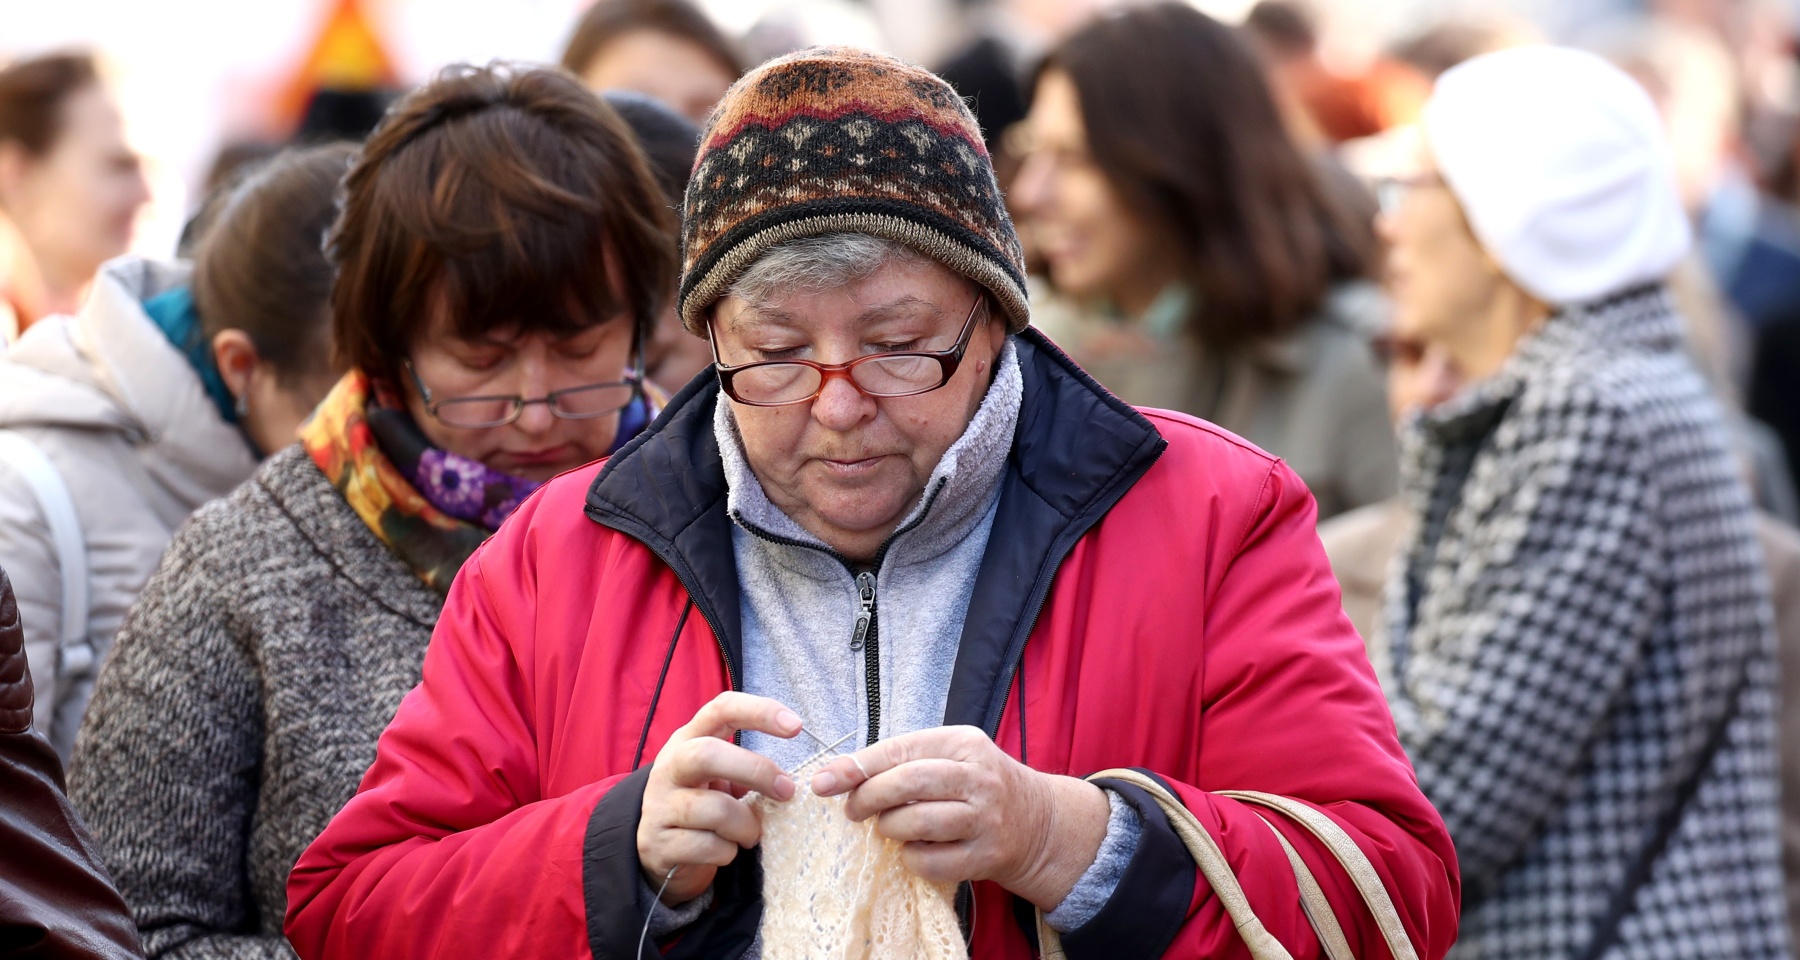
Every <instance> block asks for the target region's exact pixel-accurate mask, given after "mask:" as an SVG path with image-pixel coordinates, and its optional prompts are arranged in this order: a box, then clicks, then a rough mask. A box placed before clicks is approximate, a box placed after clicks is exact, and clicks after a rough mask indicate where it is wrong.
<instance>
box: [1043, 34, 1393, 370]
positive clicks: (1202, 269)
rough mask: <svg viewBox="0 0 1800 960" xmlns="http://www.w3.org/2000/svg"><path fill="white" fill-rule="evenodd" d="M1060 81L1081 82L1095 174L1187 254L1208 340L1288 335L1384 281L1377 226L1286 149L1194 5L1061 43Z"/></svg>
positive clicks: (1265, 95)
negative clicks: (1344, 289) (1332, 304)
mask: <svg viewBox="0 0 1800 960" xmlns="http://www.w3.org/2000/svg"><path fill="white" fill-rule="evenodd" d="M1049 70H1060V71H1063V72H1064V73H1065V74H1066V75H1067V76H1068V77H1069V78H1070V79H1071V80H1072V81H1073V82H1074V84H1075V89H1076V92H1077V94H1078V96H1079V97H1080V100H1081V112H1082V118H1083V121H1084V123H1085V125H1086V127H1087V139H1088V149H1089V151H1090V152H1091V153H1092V154H1093V157H1094V161H1095V163H1097V164H1098V165H1099V167H1100V169H1101V170H1102V171H1103V172H1104V173H1105V174H1106V176H1107V179H1108V180H1109V181H1110V182H1111V183H1112V185H1113V187H1114V189H1116V190H1118V191H1119V193H1120V195H1121V196H1122V197H1123V198H1124V200H1125V202H1126V203H1127V204H1129V205H1130V206H1131V208H1132V209H1133V210H1134V211H1136V212H1137V213H1138V215H1139V216H1141V217H1143V218H1144V220H1145V221H1146V222H1147V223H1150V224H1152V225H1153V228H1154V229H1156V230H1158V231H1159V232H1160V234H1161V235H1162V239H1163V240H1164V242H1167V243H1172V244H1175V245H1176V247H1177V248H1178V249H1179V251H1180V253H1181V261H1182V263H1183V269H1182V273H1183V279H1184V280H1185V281H1186V282H1187V284H1188V285H1189V286H1190V288H1191V289H1192V291H1193V293H1194V294H1195V298H1196V308H1195V314H1194V316H1193V318H1192V322H1191V323H1190V329H1192V331H1193V332H1194V333H1195V334H1196V335H1197V336H1199V337H1200V338H1201V340H1203V341H1204V342H1206V343H1209V344H1213V345H1216V346H1232V345H1236V344H1240V343H1243V342H1245V341H1248V340H1252V339H1256V338H1259V337H1270V336H1280V335H1283V334H1286V333H1289V332H1291V331H1293V330H1294V329H1296V328H1297V327H1299V326H1300V325H1301V324H1302V323H1304V322H1305V321H1306V319H1307V318H1308V317H1309V316H1310V315H1311V314H1312V313H1313V311H1315V310H1316V309H1317V308H1318V307H1319V305H1320V304H1321V303H1322V302H1323V300H1324V298H1325V295H1326V293H1327V292H1328V290H1329V288H1330V287H1331V285H1332V284H1333V283H1335V282H1338V281H1341V280H1346V279H1350V278H1353V277H1360V276H1365V275H1368V274H1369V273H1370V272H1371V271H1372V270H1373V266H1374V257H1375V237H1374V225H1373V223H1372V222H1365V221H1364V220H1363V219H1360V218H1358V217H1357V216H1356V215H1355V214H1354V213H1352V212H1351V211H1350V210H1349V209H1348V208H1347V207H1346V206H1345V205H1344V204H1342V203H1341V202H1339V201H1338V200H1336V199H1334V197H1333V195H1332V193H1331V191H1329V190H1328V189H1327V188H1326V186H1325V185H1324V183H1323V181H1322V178H1321V175H1320V171H1319V169H1318V167H1317V166H1316V162H1315V161H1313V160H1310V159H1309V158H1308V157H1306V156H1305V155H1304V154H1302V153H1301V151H1300V149H1299V148H1298V147H1297V146H1296V145H1295V144H1294V142H1293V140H1292V139H1290V138H1289V136H1288V133H1287V130H1286V128H1285V127H1283V125H1282V122H1281V117H1280V114H1279V113H1278V112H1277V110H1276V107H1275V100H1274V97H1273V95H1271V94H1270V92H1269V88H1268V84H1267V82H1266V81H1265V79H1264V77H1263V73H1262V70H1261V68H1260V66H1259V64H1258V62H1257V60H1256V57H1255V55H1254V54H1253V53H1252V52H1251V50H1250V49H1249V47H1248V46H1247V45H1246V44H1245V43H1244V41H1243V40H1242V39H1240V38H1239V37H1238V36H1237V34H1236V33H1234V32H1233V31H1232V30H1231V28H1229V27H1227V26H1225V25H1224V24H1222V23H1219V22H1218V21H1217V20H1214V19H1213V18H1211V17H1209V16H1207V15H1205V14H1203V13H1201V12H1199V11H1198V10H1195V9H1193V8H1192V7H1190V6H1187V5H1186V4H1181V3H1158V4H1153V5H1149V6H1142V7H1133V8H1130V9H1127V10H1125V11H1122V12H1120V13H1116V14H1112V15H1108V16H1103V17H1101V18H1100V19H1098V20H1095V21H1094V22H1093V23H1091V24H1089V25H1088V26H1087V27H1085V28H1084V29H1082V30H1081V31H1080V32H1079V33H1076V34H1075V35H1074V36H1072V37H1070V38H1069V39H1068V40H1066V41H1064V42H1063V44H1062V45H1061V46H1059V47H1058V48H1056V49H1055V50H1054V51H1052V52H1051V54H1050V55H1049V57H1048V58H1046V60H1045V61H1044V63H1043V64H1042V65H1041V66H1040V67H1039V68H1038V76H1040V77H1041V76H1042V75H1043V73H1044V72H1045V71H1049Z"/></svg>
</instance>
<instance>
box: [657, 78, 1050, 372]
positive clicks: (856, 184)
mask: <svg viewBox="0 0 1800 960" xmlns="http://www.w3.org/2000/svg"><path fill="white" fill-rule="evenodd" d="M684 206H685V208H686V209H685V210H684V211H683V212H684V216H683V217H682V237H681V240H682V243H681V246H682V276H681V295H680V309H681V319H682V322H683V323H684V324H686V325H687V328H688V329H689V330H690V331H692V332H694V333H697V334H700V335H702V336H704V335H705V334H706V321H705V313H706V310H707V308H709V307H711V306H712V305H713V304H714V303H716V302H718V301H719V299H721V298H722V297H724V296H725V295H726V293H727V291H729V289H730V287H731V285H732V284H733V283H734V282H736V281H737V279H738V278H739V277H741V276H743V274H744V271H745V270H747V269H749V267H750V266H751V265H752V264H754V263H755V262H756V260H757V258H759V257H761V256H762V255H763V254H764V253H765V252H767V251H768V250H769V248H771V247H773V246H776V245H778V244H781V243H786V242H787V241H790V240H797V239H800V238H802V237H810V236H818V235H821V234H827V233H842V232H848V233H863V234H868V235H870V236H874V237H879V238H881V239H884V240H891V241H893V242H896V243H901V244H905V245H906V246H908V247H911V248H913V249H914V250H917V251H919V252H920V253H923V254H925V255H926V256H928V257H931V258H932V259H933V260H936V261H937V262H939V263H942V264H943V265H945V266H947V267H949V268H950V269H952V270H955V271H956V272H958V273H960V274H962V275H963V276H966V277H968V278H969V279H971V280H973V281H975V282H976V283H979V284H981V285H982V286H984V287H986V288H987V289H988V291H989V292H990V293H992V294H993V296H994V299H995V301H996V302H997V303H998V304H999V306H1000V309H1001V310H1002V312H1004V313H1005V315H1006V317H1007V321H1008V324H1007V325H1008V328H1009V329H1010V330H1012V331H1015V332H1016V331H1018V330H1021V329H1023V328H1024V327H1025V326H1026V324H1027V323H1029V322H1030V317H1031V313H1030V307H1029V306H1028V304H1027V300H1026V294H1025V269H1024V254H1023V252H1022V251H1021V250H1020V247H1019V239H1018V235H1017V234H1015V233H1014V232H1013V225H1012V220H1011V218H1010V217H1009V216H1008V215H1007V212H1006V205H1005V203H1004V201H1003V200H1002V198H1001V194H1000V187H999V184H998V182H997V181H996V180H995V179H994V167H993V162H992V161H991V160H990V159H989V157H988V153H987V148H986V146H985V145H984V144H983V142H982V139H981V132H980V128H979V127H978V126H977V125H976V123H975V118H974V116H973V115H971V114H970V112H969V109H968V107H967V106H966V105H965V104H964V103H963V101H962V99H961V98H960V97H958V96H957V95H956V92H955V91H954V90H952V89H951V87H950V85H949V84H947V83H945V82H944V81H943V80H941V79H939V78H938V77H937V76H935V75H933V74H932V73H930V72H928V71H926V70H924V69H922V68H920V67H916V66H913V65H912V64H909V63H906V62H905V61H902V60H898V59H895V58H892V57H888V56H883V55H881V54H876V53H870V52H868V51H865V50H856V49H850V48H841V47H840V48H833V47H824V48H814V49H810V50H802V51H800V52H799V53H794V54H790V55H788V56H786V57H782V58H779V59H776V60H771V61H769V62H768V63H766V64H764V65H763V66H761V67H759V68H757V69H756V70H755V71H753V72H751V73H750V74H748V75H746V76H745V77H744V78H743V79H742V80H739V81H738V82H737V83H736V84H735V85H734V86H733V87H732V88H731V90H730V92H728V93H727V94H726V95H725V99H724V100H722V101H720V103H719V105H718V107H717V108H715V110H714V111H713V115H712V118H711V120H710V122H709V124H708V127H707V130H706V133H705V135H704V136H703V138H702V142H701V146H700V152H699V155H698V156H697V157H696V158H695V163H694V176H693V178H692V180H690V181H689V184H688V191H687V197H686V201H685V204H684Z"/></svg>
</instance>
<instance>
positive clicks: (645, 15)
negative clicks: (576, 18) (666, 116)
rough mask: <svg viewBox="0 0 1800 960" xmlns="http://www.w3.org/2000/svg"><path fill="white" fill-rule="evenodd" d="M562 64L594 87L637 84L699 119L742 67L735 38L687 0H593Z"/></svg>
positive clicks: (617, 87) (623, 87)
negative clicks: (727, 35) (732, 38)
mask: <svg viewBox="0 0 1800 960" xmlns="http://www.w3.org/2000/svg"><path fill="white" fill-rule="evenodd" d="M562 66H563V69H565V70H567V71H569V72H570V73H573V74H575V75H576V76H578V77H580V78H581V79H582V82H584V83H586V84H587V85H588V86H590V87H592V88H594V89H595V90H599V91H607V90H635V91H637V92H638V93H641V94H644V95H645V96H648V97H652V98H654V99H656V100H660V101H662V102H663V103H665V104H667V105H668V106H669V107H670V108H671V109H673V110H674V111H676V112H677V113H679V114H681V115H682V116H684V117H687V118H688V119H689V120H692V121H693V122H695V123H702V122H704V121H705V120H706V115H707V113H709V112H711V110H712V108H713V104H715V103H718V102H719V98H720V97H723V96H724V95H725V88H727V87H729V86H731V83H732V81H734V80H736V79H737V78H738V77H740V76H742V75H743V73H744V65H743V62H742V60H741V58H740V56H739V54H738V52H737V50H736V49H735V48H734V47H733V46H732V43H731V41H730V40H729V39H727V38H726V36H725V34H724V33H722V32H721V31H720V30H719V28H718V26H717V25H716V24H714V23H713V22H712V19H711V18H709V17H708V16H707V15H706V12H705V11H703V10H701V9H700V8H699V7H697V6H695V5H694V4H692V3H690V2H689V0H595V2H594V4H593V6H590V7H588V10H587V13H585V14H583V15H582V17H581V21H580V22H579V23H577V24H576V25H575V33H574V35H573V36H571V37H570V38H569V45H568V47H567V49H565V50H564V51H563V57H562Z"/></svg>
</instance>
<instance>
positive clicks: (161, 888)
mask: <svg viewBox="0 0 1800 960" xmlns="http://www.w3.org/2000/svg"><path fill="white" fill-rule="evenodd" d="M442 604H443V598H442V597H441V596H440V595H439V594H438V593H436V592H435V591H433V590H432V589H431V588H429V587H427V586H426V585H425V583H424V582H423V581H422V580H420V579H419V578H418V577H417V576H415V575H414V574H413V572H412V571H411V570H410V569H408V568H407V567H406V566H404V565H402V564H401V562H400V561H399V559H397V558H396V557H395V556H394V554H393V553H391V552H390V551H389V550H388V549H387V548H386V547H385V546H383V545H382V543H381V542H380V541H379V540H377V539H376V538H375V536H374V534H373V533H372V532H370V530H369V529H368V527H367V526H365V525H364V523H363V521H362V520H361V519H360V518H358V517H357V515H356V514H355V513H354V512H352V510H351V509H350V505H349V504H348V503H346V502H345V501H344V499H343V497H342V496H340V495H339V494H338V493H337V491H336V490H335V489H333V488H332V486H331V485H330V483H328V482H327V481H326V479H325V476H324V474H322V473H320V472H319V470H318V469H317V468H316V467H314V466H313V463H312V461H311V460H310V459H308V458H307V456H306V454H305V453H304V452H303V451H302V450H301V449H300V447H298V446H293V447H289V448H288V449H286V450H284V451H282V452H280V453H278V454H276V455H275V456H273V457H271V458H269V460H268V462H267V463H265V464H264V465H263V466H262V468H261V469H260V470H258V471H257V473H256V475H255V476H254V477H253V478H252V479H251V480H250V481H249V482H247V483H245V484H244V485H243V486H242V487H240V488H239V489H238V490H237V492H235V493H233V494H232V495H231V496H229V497H227V498H225V499H223V500H218V501H214V502H213V503H212V504H210V505H208V506H206V507H204V508H202V509H201V510H200V511H199V512H198V513H196V514H195V515H194V516H193V518H192V519H191V520H190V521H189V522H188V523H187V525H186V526H184V527H183V528H182V529H181V530H180V532H179V533H177V534H176V536H175V540H174V542H173V543H172V544H171V545H170V547H169V551H168V553H167V554H166V555H165V556H164V557H163V561H162V566H161V567H160V568H158V570H157V572H156V575H155V576H154V577H153V578H152V579H151V580H150V583H149V586H148V587H147V588H146V589H145V591H144V593H143V595H142V596H141V597H140V598H139V600H138V603H137V606H136V607H135V608H133V610H132V611H131V613H130V615H129V616H128V617H127V619H126V621H125V625H124V628H123V630H122V631H121V632H120V634H119V639H118V642H117V644H116V646H115V647H114V649H113V652H112V656H111V659H110V660H109V661H108V662H107V664H106V667H105V669H104V670H103V671H102V672H101V676H100V680H99V685H98V688H97V689H96V692H95V694H94V699H93V702H92V704H91V705H90V706H89V708H88V714H87V719H86V722H85V723H84V724H83V726H82V730H81V735H80V738H79V739H78V741H77V743H76V748H75V757H74V762H73V765H72V767H71V769H70V775H69V794H70V797H71V799H73V800H74V802H75V805H76V807H77V808H78V809H79V810H80V812H81V814H82V816H83V817H84V818H85V819H86V820H87V823H88V826H89V827H90V828H91V829H92V831H93V833H94V836H95V838H96V839H97V840H98V841H99V843H100V847H101V850H102V852H103V855H104V856H105V859H106V863H107V866H108V867H110V868H111V870H112V874H113V877H114V878H115V879H116V880H117V881H118V886H119V890H120V892H121V893H123V894H124V895H125V900H126V902H128V903H129V904H130V905H131V909H132V914H133V916H134V917H135V919H136V920H137V923H138V926H139V928H140V929H141V930H142V932H143V936H144V945H145V948H146V950H147V952H148V954H149V956H150V957H153V958H154V957H182V958H215V957H221V958H222V957H292V956H293V951H292V950H291V949H290V948H289V947H288V945H287V941H286V940H285V939H284V938H283V937H282V936H281V922H282V916H283V914H284V913H285V912H286V908H287V896H286V892H285V890H286V884H287V875H288V871H289V869H291V868H292V867H293V864H294V861H295V860H297V859H298V858H299V856H300V854H301V852H302V851H303V850H305V848H306V846H307V845H308V844H309V843H311V842H312V840H313V838H314V837H315V836H316V835H317V834H318V833H319V832H320V831H321V830H323V829H324V828H325V824H326V823H327V822H328V821H329V820H330V819H331V817H332V815H333V814H335V813H336V812H337V810H338V808H339V807H340V806H342V805H343V804H344V803H345V802H346V801H348V800H349V799H350V797H351V795H352V794H353V793H355V791H356V785H357V783H358V781H360V780H361V779H362V775H363V772H364V770H365V769H366V768H367V767H368V766H369V764H370V763H371V762H372V761H373V760H374V758H375V740H376V738H377V737H378V736H379V735H380V733H381V731H382V729H383V728H384V727H386V726H387V723H388V720H390V719H391V718H392V717H393V715H394V711H395V710H397V709H398V708H399V706H400V700H401V698H402V697H404V696H405V695H406V693H407V692H408V691H410V690H411V689H412V688H413V686H414V685H416V684H417V683H418V680H419V671H420V666H421V663H422V662H423V659H424V655H425V645H426V642H427V641H428V640H429V639H430V637H431V629H432V626H433V625H434V624H435V623H436V621H437V616H438V612H439V610H440V609H441V607H442Z"/></svg>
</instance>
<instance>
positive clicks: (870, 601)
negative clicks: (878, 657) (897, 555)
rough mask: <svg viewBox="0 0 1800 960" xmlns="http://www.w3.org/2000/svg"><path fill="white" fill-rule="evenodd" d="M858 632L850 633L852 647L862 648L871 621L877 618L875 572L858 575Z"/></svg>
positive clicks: (866, 638) (855, 648)
mask: <svg viewBox="0 0 1800 960" xmlns="http://www.w3.org/2000/svg"><path fill="white" fill-rule="evenodd" d="M856 597H857V600H856V632H855V633H852V634H851V635H850V649H852V650H861V649H862V648H863V642H864V641H866V640H868V638H869V623H870V622H871V621H873V620H874V619H875V574H873V573H859V574H857V575H856Z"/></svg>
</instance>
